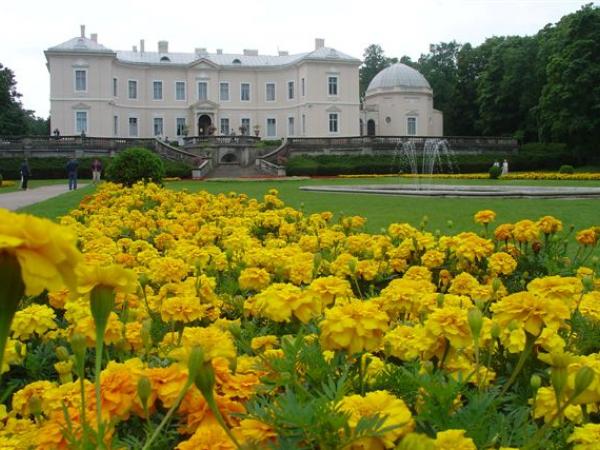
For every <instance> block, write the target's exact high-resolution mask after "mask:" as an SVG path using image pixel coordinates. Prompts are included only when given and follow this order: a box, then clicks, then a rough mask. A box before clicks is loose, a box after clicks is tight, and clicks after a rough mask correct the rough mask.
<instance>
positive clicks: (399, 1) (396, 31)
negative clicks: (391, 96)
mask: <svg viewBox="0 0 600 450" xmlns="http://www.w3.org/2000/svg"><path fill="white" fill-rule="evenodd" d="M586 3H589V1H585V0H584V1H567V0H564V1H560V0H412V1H407V0H361V1H358V0H300V1H293V2H292V1H290V0H255V1H253V2H252V1H248V0H243V1H242V0H220V1H218V2H207V1H199V0H193V1H192V0H179V1H177V2H171V1H164V0H161V1H157V0H151V1H148V0H146V1H140V0H102V1H93V2H82V1H81V0H54V1H43V0H20V1H11V2H8V4H3V5H2V8H3V16H2V17H3V18H2V26H0V42H2V49H1V51H0V62H1V63H2V64H3V65H5V66H7V67H10V68H11V69H12V70H13V71H14V72H15V75H16V78H17V82H18V90H19V91H20V92H21V93H22V94H23V98H22V101H23V103H24V105H25V107H26V108H29V109H33V110H35V111H36V113H37V114H38V115H41V116H47V115H48V111H49V84H50V83H49V75H48V71H47V69H46V66H45V64H46V61H45V57H44V54H43V51H44V50H45V49H46V48H48V47H51V46H53V45H57V44H59V43H61V42H64V41H66V40H68V39H70V38H72V37H74V36H77V35H78V34H79V25H80V24H86V32H87V33H88V34H89V33H93V32H97V33H98V34H99V41H100V42H101V43H102V44H104V45H105V46H107V47H109V48H113V49H129V48H131V46H132V45H139V40H140V39H141V38H143V39H145V40H146V49H147V50H154V48H155V47H156V41H158V40H161V39H164V40H168V41H169V49H170V50H172V51H193V49H194V48H195V47H206V48H208V49H209V51H214V49H216V48H223V49H224V51H226V52H232V53H234V52H240V51H241V50H242V49H244V48H258V49H259V50H260V52H261V53H267V54H274V53H276V52H277V50H278V49H279V50H288V51H290V52H292V53H295V52H302V51H307V50H310V49H311V48H312V46H313V45H314V38H315V37H323V38H325V40H326V44H327V45H328V46H331V47H335V48H337V49H339V50H341V51H343V52H345V53H349V54H351V55H354V56H357V57H362V52H363V50H364V48H365V47H366V46H368V45H369V44H372V43H377V44H380V45H381V46H382V47H383V49H384V50H385V52H386V54H387V55H388V56H398V57H400V56H402V55H409V56H411V57H412V58H418V57H419V55H420V54H421V53H426V52H427V51H428V49H429V44H430V43H436V42H441V41H450V40H456V41H459V42H471V43H472V44H474V45H477V44H480V43H481V42H483V40H485V38H487V37H491V36H494V35H508V34H510V35H514V34H519V35H524V34H534V33H536V32H537V31H538V30H539V29H540V28H542V27H543V26H545V25H546V24H548V23H554V22H556V21H558V20H559V19H560V17H562V16H563V15H565V14H568V13H570V12H573V11H575V10H577V9H579V8H580V7H581V6H582V5H584V4H586Z"/></svg>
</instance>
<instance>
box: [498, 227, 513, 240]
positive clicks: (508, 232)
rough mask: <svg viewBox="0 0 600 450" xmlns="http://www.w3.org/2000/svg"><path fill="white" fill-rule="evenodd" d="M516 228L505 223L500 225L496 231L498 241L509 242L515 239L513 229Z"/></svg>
mask: <svg viewBox="0 0 600 450" xmlns="http://www.w3.org/2000/svg"><path fill="white" fill-rule="evenodd" d="M514 228H515V226H514V225H513V224H512V223H503V224H502V225H498V226H497V227H496V229H495V230H494V237H495V238H496V240H498V241H508V240H509V239H511V238H512V237H513V229H514Z"/></svg>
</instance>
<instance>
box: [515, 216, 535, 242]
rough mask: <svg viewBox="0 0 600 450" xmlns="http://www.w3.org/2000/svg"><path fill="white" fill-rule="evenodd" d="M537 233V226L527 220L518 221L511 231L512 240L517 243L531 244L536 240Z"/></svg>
mask: <svg viewBox="0 0 600 450" xmlns="http://www.w3.org/2000/svg"><path fill="white" fill-rule="evenodd" d="M539 233H540V229H539V228H538V226H537V224H536V223H535V222H534V221H533V220H529V219H525V220H520V221H518V222H517V223H515V227H514V228H513V230H512V234H513V236H514V238H515V239H516V240H517V241H519V242H533V241H535V240H536V239H537V238H538V235H539Z"/></svg>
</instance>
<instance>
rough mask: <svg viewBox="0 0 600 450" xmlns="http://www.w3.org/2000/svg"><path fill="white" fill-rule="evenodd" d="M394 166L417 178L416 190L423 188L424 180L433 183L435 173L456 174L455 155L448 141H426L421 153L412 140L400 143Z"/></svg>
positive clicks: (395, 154)
mask: <svg viewBox="0 0 600 450" xmlns="http://www.w3.org/2000/svg"><path fill="white" fill-rule="evenodd" d="M397 161H398V162H397ZM393 164H394V167H396V165H398V166H399V168H400V169H401V170H402V172H403V173H408V174H412V175H414V176H415V178H416V185H415V188H416V189H421V188H422V184H421V181H422V179H425V180H429V182H431V175H433V174H434V173H454V172H455V167H456V164H455V162H454V154H453V153H452V150H450V146H449V145H448V141H447V140H446V139H426V140H425V142H424V143H423V150H422V151H420V152H419V151H418V150H417V146H416V145H415V142H414V141H413V140H412V139H409V140H408V141H405V142H400V143H398V145H397V146H396V149H395V151H394V161H393ZM428 176H429V178H427V177H428ZM423 186H429V184H425V185H423Z"/></svg>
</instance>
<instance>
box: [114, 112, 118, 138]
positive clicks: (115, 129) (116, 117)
mask: <svg viewBox="0 0 600 450" xmlns="http://www.w3.org/2000/svg"><path fill="white" fill-rule="evenodd" d="M118 135H119V116H113V136H115V137H116V136H118Z"/></svg>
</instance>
